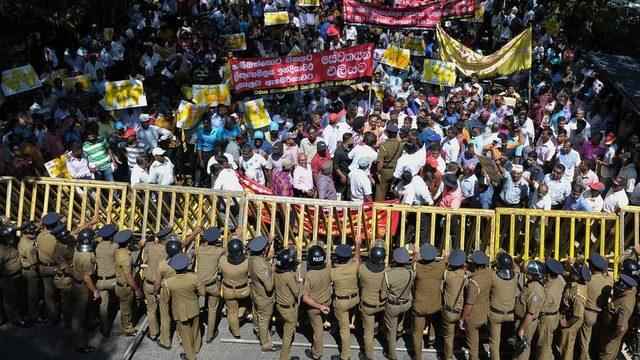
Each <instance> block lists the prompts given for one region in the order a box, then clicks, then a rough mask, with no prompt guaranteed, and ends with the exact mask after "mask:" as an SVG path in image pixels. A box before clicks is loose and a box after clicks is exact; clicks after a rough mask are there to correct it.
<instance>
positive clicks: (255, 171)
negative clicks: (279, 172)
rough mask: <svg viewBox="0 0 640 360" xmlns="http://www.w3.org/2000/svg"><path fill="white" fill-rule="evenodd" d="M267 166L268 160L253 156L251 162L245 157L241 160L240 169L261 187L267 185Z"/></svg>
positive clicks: (256, 155)
mask: <svg viewBox="0 0 640 360" xmlns="http://www.w3.org/2000/svg"><path fill="white" fill-rule="evenodd" d="M266 165H267V160H266V159H265V158H264V157H262V155H259V154H253V156H252V157H251V158H250V159H249V160H245V159H244V157H242V158H240V168H241V169H242V170H244V174H245V175H246V176H247V177H248V178H249V179H251V180H253V181H255V182H257V183H258V184H260V185H265V184H266V178H265V176H264V171H263V170H262V168H263V167H265V166H266Z"/></svg>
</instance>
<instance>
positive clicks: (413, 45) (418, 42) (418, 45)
mask: <svg viewBox="0 0 640 360" xmlns="http://www.w3.org/2000/svg"><path fill="white" fill-rule="evenodd" d="M402 46H403V47H404V48H405V49H409V51H410V52H411V55H414V56H424V42H422V38H421V37H419V36H407V37H405V38H404V42H403V44H402Z"/></svg>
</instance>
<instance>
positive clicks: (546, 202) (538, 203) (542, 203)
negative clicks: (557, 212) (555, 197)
mask: <svg viewBox="0 0 640 360" xmlns="http://www.w3.org/2000/svg"><path fill="white" fill-rule="evenodd" d="M531 200H532V201H531V206H532V208H534V209H538V210H551V196H550V195H549V193H548V192H547V193H546V194H545V195H544V196H543V197H540V195H539V194H538V192H537V191H536V192H535V194H534V195H533V198H532V199H531Z"/></svg>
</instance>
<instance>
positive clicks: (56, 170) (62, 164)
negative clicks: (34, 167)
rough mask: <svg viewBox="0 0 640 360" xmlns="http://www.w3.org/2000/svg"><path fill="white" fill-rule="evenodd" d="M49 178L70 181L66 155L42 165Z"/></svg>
mask: <svg viewBox="0 0 640 360" xmlns="http://www.w3.org/2000/svg"><path fill="white" fill-rule="evenodd" d="M44 167H45V168H46V169H47V173H49V176H51V177H54V178H64V179H71V175H70V174H69V170H67V155H66V154H65V155H62V156H60V157H58V158H55V159H53V160H51V161H48V162H46V163H45V164H44Z"/></svg>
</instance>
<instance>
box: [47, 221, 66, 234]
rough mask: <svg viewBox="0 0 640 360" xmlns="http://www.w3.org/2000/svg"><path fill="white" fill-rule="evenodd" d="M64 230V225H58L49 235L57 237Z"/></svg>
mask: <svg viewBox="0 0 640 360" xmlns="http://www.w3.org/2000/svg"><path fill="white" fill-rule="evenodd" d="M65 228H66V226H64V224H62V223H60V224H58V225H56V227H54V228H53V229H51V233H52V234H53V235H57V234H59V233H61V232H62V230H64V229H65Z"/></svg>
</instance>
